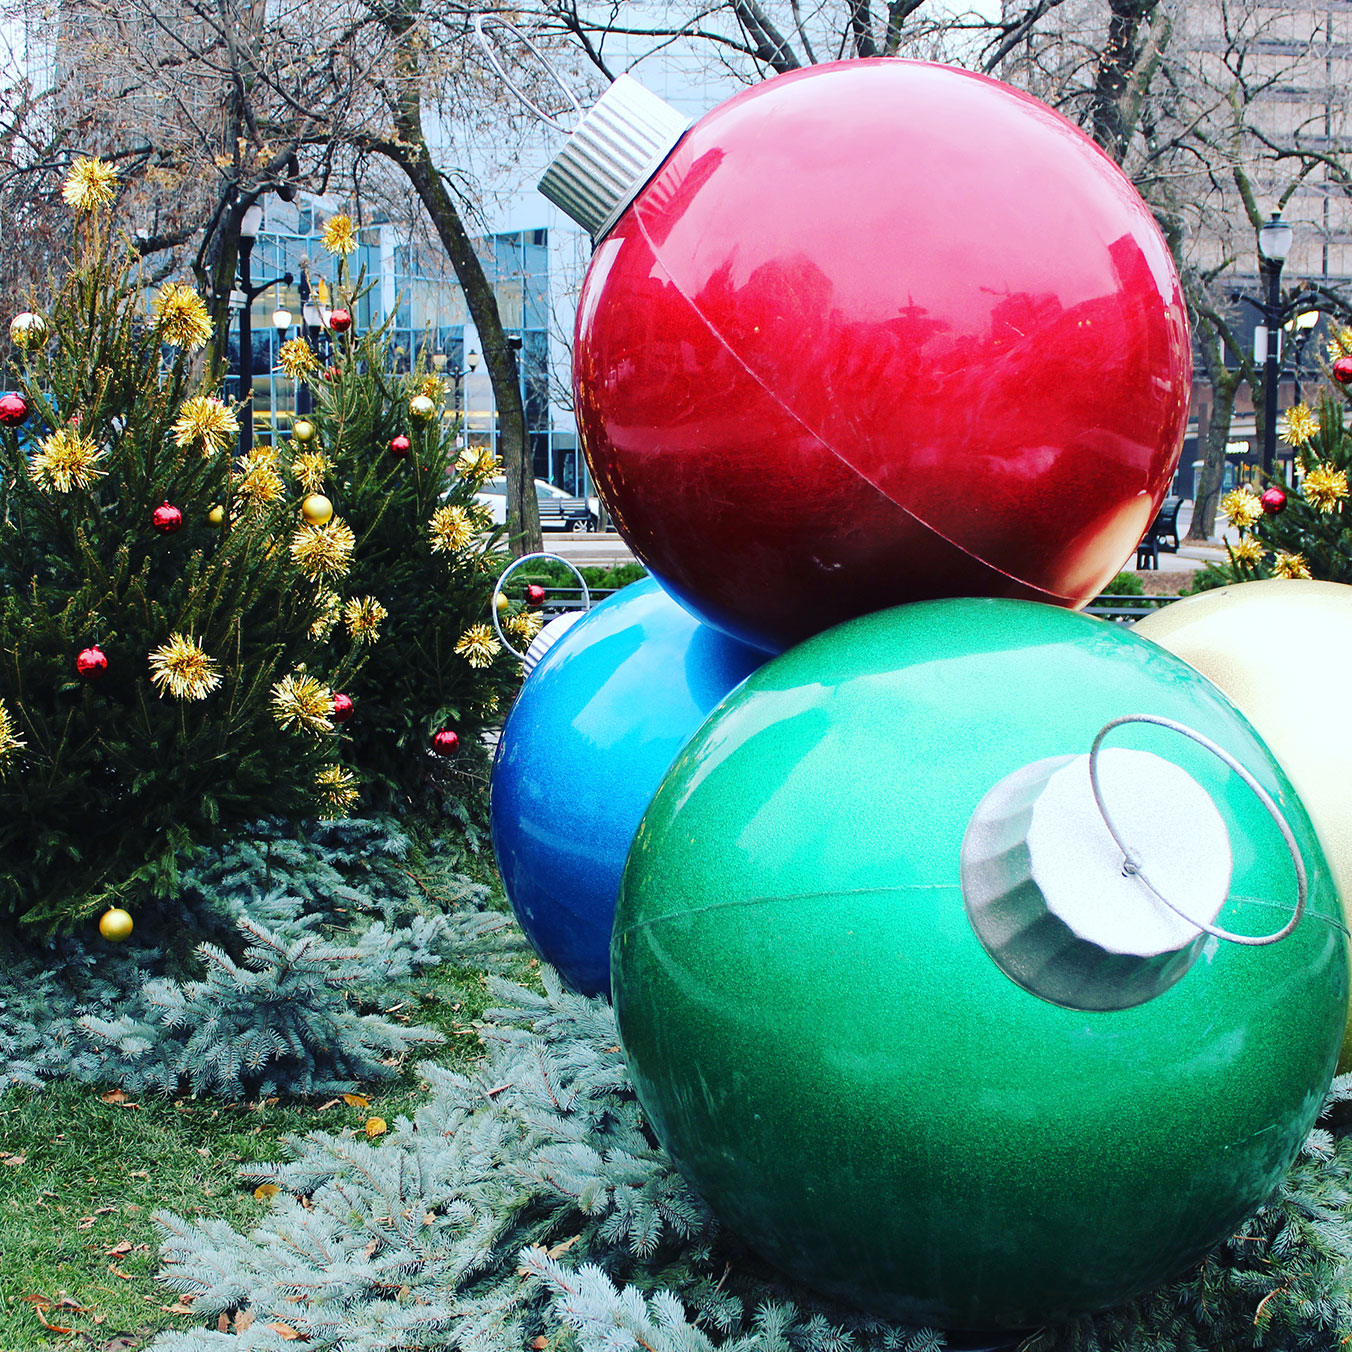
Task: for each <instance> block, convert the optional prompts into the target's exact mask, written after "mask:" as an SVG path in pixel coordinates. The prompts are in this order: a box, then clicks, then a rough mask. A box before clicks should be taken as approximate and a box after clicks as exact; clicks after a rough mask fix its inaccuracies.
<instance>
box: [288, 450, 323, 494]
mask: <svg viewBox="0 0 1352 1352" xmlns="http://www.w3.org/2000/svg"><path fill="white" fill-rule="evenodd" d="M332 469H333V461H332V460H330V459H329V457H328V456H327V455H325V454H324V452H323V451H298V452H297V453H296V454H295V455H293V456H292V457H291V474H292V476H293V477H294V478H295V480H296V482H297V483H298V484H299V485H300V486H301V489H302V490H303V491H304V492H306V493H322V492H323V491H324V478H325V476H326V475H327V474H328V473H329V471H330V470H332Z"/></svg>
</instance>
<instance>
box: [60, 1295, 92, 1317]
mask: <svg viewBox="0 0 1352 1352" xmlns="http://www.w3.org/2000/svg"><path fill="white" fill-rule="evenodd" d="M56 1308H57V1309H58V1310H74V1311H75V1313H76V1314H88V1313H89V1306H88V1305H81V1304H80V1302H79V1301H78V1300H76V1299H75V1297H74V1296H66V1295H63V1296H62V1297H61V1299H60V1300H58V1301H57V1302H56Z"/></svg>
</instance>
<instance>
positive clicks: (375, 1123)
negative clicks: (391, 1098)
mask: <svg viewBox="0 0 1352 1352" xmlns="http://www.w3.org/2000/svg"><path fill="white" fill-rule="evenodd" d="M388 1130H389V1127H388V1126H386V1125H385V1119H384V1118H383V1117H368V1118H367V1119H366V1134H367V1136H369V1137H371V1138H372V1139H374V1138H375V1137H377V1136H383V1135H384V1134H385V1133H386V1132H387V1131H388Z"/></svg>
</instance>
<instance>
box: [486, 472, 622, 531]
mask: <svg viewBox="0 0 1352 1352" xmlns="http://www.w3.org/2000/svg"><path fill="white" fill-rule="evenodd" d="M474 500H475V501H476V502H478V503H482V504H483V506H485V507H487V508H488V510H489V511H490V512H492V514H493V524H494V525H496V526H501V525H505V524H506V521H507V480H506V479H504V478H502V477H498V478H495V479H489V480H487V481H486V482H485V483H484V486H483V487H482V488H481V489H479V491H478V492H477V493H476V494H475V495H474ZM535 500H536V502H537V503H538V504H539V508H540V529H541V530H567V531H575V532H577V533H579V534H580V533H581V532H583V531H591V530H595V529H596V524H597V522H598V521H599V520H600V519H601V505H600V500H599V499H597V498H575V497H573V496H572V494H570V493H565V492H564V491H563V489H561V488H556V487H555V486H554V485H553V484H547V483H545V481H544V480H543V479H536V481H535Z"/></svg>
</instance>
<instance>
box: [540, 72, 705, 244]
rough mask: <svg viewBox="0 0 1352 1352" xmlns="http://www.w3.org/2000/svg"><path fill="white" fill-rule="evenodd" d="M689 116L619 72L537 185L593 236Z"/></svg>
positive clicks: (610, 221) (651, 170)
mask: <svg viewBox="0 0 1352 1352" xmlns="http://www.w3.org/2000/svg"><path fill="white" fill-rule="evenodd" d="M689 125H690V119H689V118H688V117H686V116H684V115H683V114H682V113H678V112H677V111H676V109H675V108H673V107H672V106H671V105H670V104H669V103H667V102H666V100H665V99H661V98H659V97H658V96H657V95H656V94H654V93H653V92H652V91H651V90H649V89H645V88H644V87H643V86H642V85H641V84H639V82H638V81H637V80H635V79H633V78H632V77H631V76H628V75H621V76H620V78H619V79H618V80H616V81H615V83H614V84H613V85H611V86H610V88H609V89H607V90H606V92H605V93H604V94H602V95H601V97H600V99H599V100H598V101H597V102H596V104H595V106H594V107H592V108H591V110H590V111H589V112H588V113H587V115H586V116H585V117H584V118H583V119H582V121H581V122H579V123H578V124H577V126H576V127H575V128H574V129H573V133H572V135H571V136H569V138H568V140H567V142H566V143H565V144H564V147H563V149H562V150H561V151H560V152H559V153H558V155H557V156H556V157H555V158H554V161H553V163H551V164H550V166H549V168H548V169H546V170H545V173H544V177H543V178H541V180H540V184H539V187H540V191H541V192H542V193H543V194H544V195H545V196H546V197H547V198H549V200H550V201H551V202H553V203H554V205H555V206H557V207H558V208H559V209H560V210H561V211H564V212H566V213H567V214H568V215H569V216H571V217H572V218H573V220H575V221H576V222H577V223H578V224H579V225H580V226H582V228H583V229H584V230H586V232H587V233H588V234H589V235H590V236H591V237H592V240H593V242H597V241H599V240H600V239H601V237H602V236H603V235H604V234H605V233H606V231H607V230H609V229H610V228H611V226H613V225H614V224H615V222H616V221H617V220H619V218H620V214H621V213H622V212H623V211H624V209H625V207H627V206H628V205H629V203H630V202H632V201H633V200H634V198H635V197H637V196H638V194H639V193H640V192H641V191H642V189H643V185H644V184H645V183H647V182H648V180H649V179H650V178H652V176H653V175H654V174H655V173H656V172H657V171H658V169H659V168H660V167H661V165H662V162H663V160H665V159H666V157H667V156H668V155H669V154H670V153H671V151H672V148H673V147H674V146H675V144H676V142H677V141H679V140H680V139H681V137H682V136H683V135H684V134H685V130H686V128H687V127H688V126H689Z"/></svg>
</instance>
